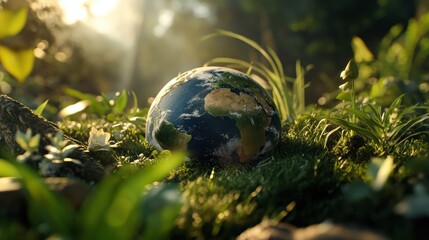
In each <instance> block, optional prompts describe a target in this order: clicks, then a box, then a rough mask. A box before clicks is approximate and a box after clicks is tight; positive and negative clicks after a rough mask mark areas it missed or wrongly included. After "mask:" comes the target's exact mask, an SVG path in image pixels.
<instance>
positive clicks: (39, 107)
mask: <svg viewBox="0 0 429 240" xmlns="http://www.w3.org/2000/svg"><path fill="white" fill-rule="evenodd" d="M48 102H49V100H46V101H44V102H43V103H42V104H40V105H39V106H38V107H37V108H36V109H35V110H34V111H33V112H34V114H36V115H39V116H42V113H43V110H45V107H46V105H47V104H48Z"/></svg>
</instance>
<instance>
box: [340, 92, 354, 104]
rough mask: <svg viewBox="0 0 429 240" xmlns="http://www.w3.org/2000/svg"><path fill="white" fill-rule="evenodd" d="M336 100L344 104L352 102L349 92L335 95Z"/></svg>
mask: <svg viewBox="0 0 429 240" xmlns="http://www.w3.org/2000/svg"><path fill="white" fill-rule="evenodd" d="M336 99H338V100H341V101H346V102H351V101H352V95H351V94H350V93H349V92H341V93H340V94H338V95H337V97H336Z"/></svg>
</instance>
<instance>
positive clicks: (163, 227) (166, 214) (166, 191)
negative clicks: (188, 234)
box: [140, 184, 183, 239]
mask: <svg viewBox="0 0 429 240" xmlns="http://www.w3.org/2000/svg"><path fill="white" fill-rule="evenodd" d="M182 201H183V199H182V195H181V192H180V190H179V187H178V185H176V184H160V185H157V186H155V187H153V188H151V189H150V190H149V191H148V193H147V194H146V196H145V197H144V199H143V203H142V206H141V213H140V214H141V215H142V216H143V219H142V222H143V224H144V226H145V228H144V230H143V236H142V237H141V239H167V237H168V233H169V232H170V230H171V229H172V228H173V227H174V222H175V220H176V217H177V216H178V215H179V213H180V208H181V206H182Z"/></svg>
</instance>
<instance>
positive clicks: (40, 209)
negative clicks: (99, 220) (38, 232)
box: [0, 159, 74, 239]
mask: <svg viewBox="0 0 429 240" xmlns="http://www.w3.org/2000/svg"><path fill="white" fill-rule="evenodd" d="M0 176H2V177H16V178H18V179H20V180H21V183H22V185H23V188H24V191H25V192H26V196H28V203H29V210H28V211H29V218H30V221H31V222H32V223H33V224H34V226H41V225H44V226H45V229H47V231H48V232H46V233H45V234H47V235H50V234H54V233H55V234H56V235H58V236H61V237H60V238H64V239H68V238H70V237H71V230H72V229H71V228H72V224H71V223H72V220H73V217H74V215H73V211H72V208H71V206H70V205H69V204H68V202H67V201H65V200H64V199H61V198H59V196H57V195H55V194H54V193H53V192H51V191H50V190H49V189H48V187H47V186H46V185H45V184H44V183H43V181H42V179H41V178H40V177H38V176H37V175H36V174H35V173H34V172H33V171H32V170H30V169H29V168H27V167H26V166H25V165H23V164H19V163H17V162H8V161H5V160H1V159H0Z"/></svg>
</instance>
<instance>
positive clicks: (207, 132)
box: [146, 67, 281, 163]
mask: <svg viewBox="0 0 429 240" xmlns="http://www.w3.org/2000/svg"><path fill="white" fill-rule="evenodd" d="M280 132H281V123H280V119H279V114H278V112H277V110H276V107H275V106H274V103H273V101H272V99H271V98H270V96H269V95H268V93H267V92H266V91H265V90H264V89H263V88H262V87H261V86H260V85H259V84H257V83H256V82H255V81H254V80H252V79H251V78H250V77H249V76H247V75H245V74H243V73H241V72H239V71H236V70H233V69H229V68H224V67H202V68H196V69H193V70H190V71H187V72H185V73H182V74H180V75H179V76H177V77H176V78H174V79H172V80H171V81H170V82H169V83H167V85H166V86H165V87H164V88H163V89H162V90H161V91H160V92H159V94H158V95H157V96H156V98H155V99H154V101H153V102H152V105H151V107H150V109H149V113H148V119H147V123H146V138H147V140H148V142H149V143H150V144H152V145H153V146H154V147H155V148H156V149H158V150H165V149H168V150H186V151H188V152H189V154H190V157H191V158H192V159H198V160H200V161H217V162H221V163H235V162H242V163H244V162H253V161H258V160H260V159H262V158H263V157H266V156H268V155H269V154H270V153H271V152H272V150H273V149H274V147H275V146H276V144H277V142H278V140H279V138H280Z"/></svg>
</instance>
